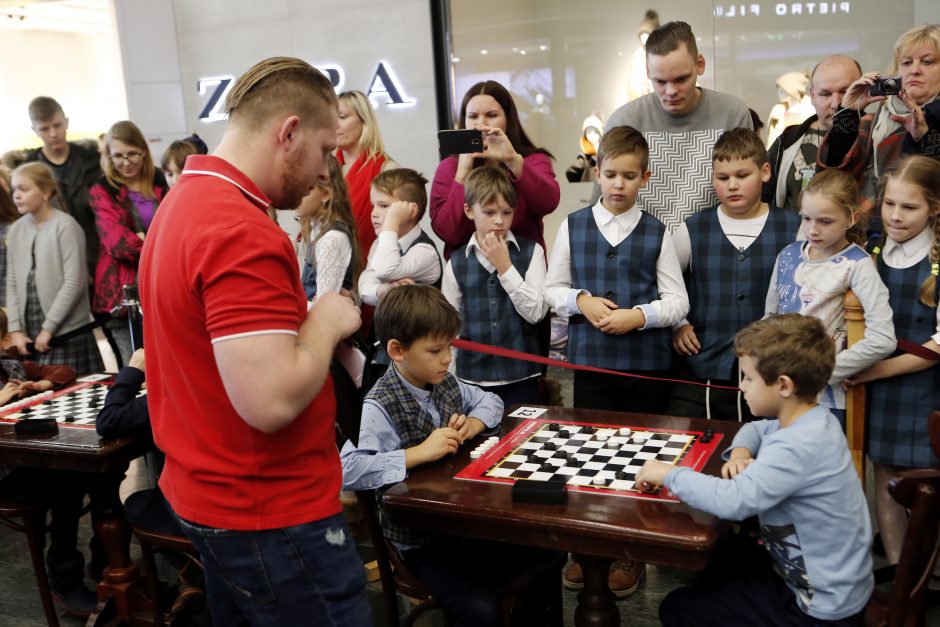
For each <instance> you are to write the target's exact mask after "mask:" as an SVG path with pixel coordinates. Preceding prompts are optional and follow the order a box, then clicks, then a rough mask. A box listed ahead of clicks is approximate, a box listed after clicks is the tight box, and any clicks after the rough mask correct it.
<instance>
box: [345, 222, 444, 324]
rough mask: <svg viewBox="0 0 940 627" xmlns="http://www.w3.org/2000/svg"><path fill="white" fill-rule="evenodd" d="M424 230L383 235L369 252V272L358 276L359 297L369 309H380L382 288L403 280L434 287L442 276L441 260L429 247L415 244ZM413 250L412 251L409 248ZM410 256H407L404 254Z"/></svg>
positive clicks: (367, 265) (366, 270) (434, 249)
mask: <svg viewBox="0 0 940 627" xmlns="http://www.w3.org/2000/svg"><path fill="white" fill-rule="evenodd" d="M419 235H421V227H419V226H415V227H414V228H413V229H411V230H410V231H408V232H407V233H406V234H405V235H403V236H402V237H398V234H397V233H395V231H382V232H381V233H379V236H378V238H376V240H375V242H373V244H372V248H371V249H369V261H368V263H367V264H366V269H365V270H363V271H362V274H361V275H359V296H360V297H361V298H362V302H363V303H365V304H366V305H373V306H375V305H378V304H379V298H378V295H377V294H376V289H377V288H378V286H379V285H380V284H383V283H391V282H392V281H398V280H400V279H411V280H412V281H414V282H415V283H426V284H429V285H430V284H434V283H436V282H437V280H438V279H439V278H440V276H441V261H440V260H441V257H440V255H439V254H438V252H437V249H436V248H435V247H434V246H432V245H430V244H423V243H422V244H416V245H415V246H412V244H413V243H414V241H415V240H416V239H418V236H419ZM409 247H410V248H409ZM406 250H407V251H408V252H404V251H406Z"/></svg>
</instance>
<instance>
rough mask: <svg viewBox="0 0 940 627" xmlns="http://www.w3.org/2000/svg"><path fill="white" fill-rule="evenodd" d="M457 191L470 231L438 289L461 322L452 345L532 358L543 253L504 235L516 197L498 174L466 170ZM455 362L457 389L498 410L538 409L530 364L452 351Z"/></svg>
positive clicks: (537, 373) (540, 314) (535, 372)
mask: <svg viewBox="0 0 940 627" xmlns="http://www.w3.org/2000/svg"><path fill="white" fill-rule="evenodd" d="M464 190H465V191H464V194H465V199H466V203H465V204H464V213H465V214H466V215H467V217H468V218H470V219H471V220H473V224H474V227H475V229H476V231H475V233H474V234H473V235H472V236H471V237H470V241H469V242H468V243H467V244H466V245H465V246H463V247H461V248H458V249H457V250H455V251H454V254H453V255H452V256H451V258H450V261H448V262H447V266H446V267H445V268H444V279H443V282H442V285H441V292H443V294H444V297H445V298H446V299H447V301H448V302H449V303H450V304H451V305H453V306H454V308H455V309H457V310H458V311H459V312H460V315H461V318H462V319H463V326H462V327H461V329H460V337H462V338H464V339H467V340H471V341H474V342H482V343H483V344H488V345H490V346H502V347H504V348H509V349H513V350H517V351H523V352H526V353H536V354H538V353H540V352H541V348H540V345H539V337H538V327H537V326H536V325H537V323H538V322H539V321H541V320H542V318H544V317H545V314H546V313H547V311H548V305H546V304H545V300H544V299H543V298H542V289H543V287H544V285H545V251H544V250H543V249H542V247H541V246H540V245H539V244H538V243H537V242H534V241H532V240H530V239H526V238H523V237H516V236H515V235H514V234H513V232H512V231H510V230H509V227H510V225H511V224H512V216H513V211H514V208H515V205H516V200H517V198H518V195H517V192H516V188H515V186H513V184H512V183H511V182H510V181H509V177H508V176H506V173H505V172H504V171H503V170H501V169H499V168H477V169H476V170H473V172H471V173H470V175H469V176H468V177H467V180H466V181H464ZM521 272H525V275H524V276H523V275H522V274H521ZM455 359H456V366H457V376H458V377H459V378H460V380H461V381H465V382H467V383H472V384H474V385H479V386H481V387H483V388H484V389H485V390H487V391H489V392H492V393H494V394H497V395H498V396H499V397H500V398H501V399H503V404H504V406H507V407H508V406H509V405H513V404H515V403H539V402H542V393H541V378H542V376H541V374H542V370H541V368H540V367H539V365H538V364H534V363H531V362H526V361H521V360H515V359H508V358H505V357H495V356H492V355H484V354H482V353H474V352H471V351H458V352H457V355H456V358H455Z"/></svg>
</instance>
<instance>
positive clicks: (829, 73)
mask: <svg viewBox="0 0 940 627" xmlns="http://www.w3.org/2000/svg"><path fill="white" fill-rule="evenodd" d="M861 75H862V68H861V66H859V64H858V61H856V60H855V59H852V58H850V57H847V56H844V55H841V54H837V55H833V56H831V57H827V58H825V59H823V60H822V61H820V62H819V63H818V64H817V65H816V67H815V68H813V73H812V75H811V77H810V88H809V95H810V98H811V100H812V102H813V108H814V109H815V110H816V114H815V115H812V116H810V117H809V118H807V119H806V120H805V121H804V122H803V123H802V124H799V125H796V126H788V127H787V128H785V129H784V130H783V132H782V133H781V134H780V137H778V138H777V139H776V141H774V143H773V144H772V145H771V146H770V150H769V151H768V152H767V160H768V161H769V162H770V169H771V174H770V180H769V181H767V182H766V183H764V192H763V201H764V202H766V203H770V204H772V205H776V206H778V207H786V208H788V209H792V210H793V211H797V212H798V211H799V210H800V192H802V191H803V189H804V188H805V187H806V185H807V184H808V183H809V181H810V179H811V178H813V174H815V173H816V153H817V152H818V151H819V144H820V143H822V139H823V137H825V136H826V133H828V132H829V129H831V128H832V116H834V115H835V113H836V111H838V110H839V105H840V104H841V103H842V98H843V97H844V96H845V92H846V90H847V89H848V88H849V85H851V84H852V83H854V82H855V81H857V80H858V79H859V77H861Z"/></svg>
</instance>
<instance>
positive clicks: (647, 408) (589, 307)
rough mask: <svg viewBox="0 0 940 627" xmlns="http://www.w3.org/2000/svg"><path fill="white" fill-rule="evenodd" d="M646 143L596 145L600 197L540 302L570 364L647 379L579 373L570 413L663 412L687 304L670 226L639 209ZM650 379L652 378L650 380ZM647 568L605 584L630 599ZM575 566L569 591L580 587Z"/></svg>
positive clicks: (628, 134) (566, 229) (623, 568)
mask: <svg viewBox="0 0 940 627" xmlns="http://www.w3.org/2000/svg"><path fill="white" fill-rule="evenodd" d="M648 158H649V146H648V145H647V143H646V140H645V139H644V138H643V135H642V134H641V133H640V132H639V131H637V130H635V129H633V128H631V127H629V126H618V127H615V128H612V129H610V130H608V131H607V132H606V133H605V134H604V136H603V137H602V138H601V142H600V145H599V146H598V150H597V165H596V166H595V168H594V171H595V174H596V176H597V182H598V183H599V184H600V188H601V198H600V200H599V201H598V202H597V203H596V204H595V205H594V206H593V207H586V208H584V209H581V210H579V211H576V212H574V213H572V214H571V215H570V216H568V219H567V220H565V222H563V223H562V225H561V227H560V228H559V229H558V235H557V236H556V237H555V245H554V248H553V250H552V255H551V260H550V262H549V264H548V277H547V279H546V283H545V300H546V302H547V303H548V304H549V305H550V306H551V307H552V308H554V310H555V313H556V314H558V315H559V316H561V317H564V318H569V322H568V361H570V362H572V363H575V364H581V365H586V366H596V367H600V368H606V369H609V370H619V371H621V372H623V373H627V374H635V375H641V376H643V377H644V378H635V377H629V378H628V377H622V376H617V375H611V374H603V373H597V372H586V371H582V370H578V371H576V372H575V374H574V406H575V407H578V408H589V409H607V410H613V411H635V412H641V413H650V414H661V413H663V411H664V410H665V408H666V402H667V401H668V398H669V389H670V385H669V383H668V382H666V381H661V380H658V379H663V378H665V377H668V376H669V375H670V374H671V368H672V351H671V350H670V346H669V340H670V336H671V333H670V328H671V327H672V326H673V325H674V324H676V323H677V322H679V321H680V320H682V318H684V317H685V315H686V314H687V313H688V312H689V297H688V295H687V294H686V291H685V284H684V283H683V282H682V272H681V271H680V270H679V262H678V260H677V259H676V253H675V250H674V248H673V245H672V238H671V237H670V236H669V234H668V233H667V232H666V227H665V225H663V223H662V222H660V221H659V220H658V219H656V218H655V217H653V216H652V215H650V214H648V213H646V212H645V211H641V210H640V208H639V207H637V206H636V198H637V194H638V193H639V191H640V189H642V188H643V187H644V186H645V185H646V182H647V181H648V180H649V178H650V171H649V170H648V169H647V164H648ZM647 377H651V378H647ZM644 571H645V565H644V564H641V563H639V562H616V563H615V565H614V568H613V570H612V571H611V575H610V577H609V578H608V585H609V586H610V588H611V590H612V591H613V592H614V594H615V595H616V596H618V597H624V596H626V595H628V594H631V593H632V592H634V591H635V590H636V588H637V586H639V582H640V577H641V576H642V575H643V572H644ZM582 582H583V575H582V573H581V569H580V566H578V565H577V564H576V563H575V564H572V565H571V566H570V567H569V568H568V569H567V570H566V571H565V585H567V586H568V587H571V588H574V589H577V588H578V587H581V586H583V583H582Z"/></svg>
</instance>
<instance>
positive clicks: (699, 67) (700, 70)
mask: <svg viewBox="0 0 940 627" xmlns="http://www.w3.org/2000/svg"><path fill="white" fill-rule="evenodd" d="M695 73H696V74H697V75H698V76H701V75H702V74H704V73H705V57H704V56H703V55H698V58H697V59H695Z"/></svg>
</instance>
